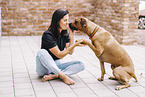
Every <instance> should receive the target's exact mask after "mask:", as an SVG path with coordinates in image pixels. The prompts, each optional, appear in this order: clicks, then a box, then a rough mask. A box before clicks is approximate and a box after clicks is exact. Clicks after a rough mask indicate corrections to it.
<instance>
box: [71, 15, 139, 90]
mask: <svg viewBox="0 0 145 97" xmlns="http://www.w3.org/2000/svg"><path fill="white" fill-rule="evenodd" d="M71 26H72V27H75V28H77V29H78V30H80V31H83V32H84V33H86V34H87V35H88V36H89V37H90V38H91V41H92V43H90V42H89V41H87V40H83V43H84V44H87V45H88V46H89V47H90V48H91V49H92V50H93V51H94V52H95V54H96V56H97V57H98V59H99V60H100V66H101V78H98V80H99V81H103V79H104V74H105V68H104V62H107V63H110V64H111V68H112V70H113V75H114V77H110V79H117V80H119V81H121V82H122V83H123V84H124V85H120V86H117V87H116V88H115V89H116V90H120V89H123V88H127V87H130V84H129V83H128V82H129V80H130V79H131V78H132V77H133V78H134V79H135V80H136V81H137V78H136V76H135V74H134V64H133V62H132V60H131V58H130V57H129V55H128V54H127V52H126V51H125V50H124V49H123V48H122V47H121V45H120V44H119V43H118V42H117V41H116V40H115V39H114V37H113V36H112V35H111V33H109V32H108V31H106V30H105V29H104V28H102V27H100V26H99V25H97V24H95V23H93V22H91V21H90V20H88V19H86V18H83V17H82V18H79V19H76V20H75V22H74V23H72V24H71Z"/></svg>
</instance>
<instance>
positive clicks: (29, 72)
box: [0, 35, 145, 97]
mask: <svg viewBox="0 0 145 97" xmlns="http://www.w3.org/2000/svg"><path fill="white" fill-rule="evenodd" d="M78 38H86V39H88V37H87V36H79V35H78V36H76V39H78ZM40 39H41V37H40V36H3V37H0V97H145V47H144V46H140V45H129V46H123V47H124V48H125V49H126V51H127V52H128V53H129V55H130V56H131V58H132V60H133V62H134V64H135V71H136V72H135V73H136V75H137V77H139V75H140V73H143V77H142V78H141V79H140V81H139V82H137V83H136V82H135V81H134V79H131V80H130V84H131V87H129V88H127V89H122V90H120V91H116V90H115V87H116V86H117V85H120V84H119V82H117V81H113V80H109V79H108V77H109V76H110V75H112V70H111V69H110V64H107V63H106V64H105V68H106V72H107V74H106V75H105V80H104V81H102V82H99V81H97V78H98V77H100V72H101V71H100V65H99V61H98V59H97V58H96V57H95V55H94V53H93V52H92V50H91V49H90V48H89V47H88V46H85V47H76V48H75V52H74V53H73V55H67V56H66V57H65V58H64V59H63V61H71V60H81V61H83V62H84V63H85V67H86V69H85V70H84V71H83V72H80V73H78V74H76V75H73V76H71V78H72V79H73V80H75V81H76V84H74V85H66V84H64V83H63V82H62V81H60V80H59V79H57V80H52V81H47V82H42V81H41V79H40V78H39V77H38V76H37V74H36V72H35V67H36V65H35V57H36V53H37V51H38V50H39V48H40Z"/></svg>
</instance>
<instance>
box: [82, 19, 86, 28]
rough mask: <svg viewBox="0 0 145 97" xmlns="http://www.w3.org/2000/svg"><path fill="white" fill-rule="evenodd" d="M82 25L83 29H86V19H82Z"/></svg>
mask: <svg viewBox="0 0 145 97" xmlns="http://www.w3.org/2000/svg"><path fill="white" fill-rule="evenodd" d="M81 25H82V27H86V26H87V24H86V20H85V19H84V18H81Z"/></svg>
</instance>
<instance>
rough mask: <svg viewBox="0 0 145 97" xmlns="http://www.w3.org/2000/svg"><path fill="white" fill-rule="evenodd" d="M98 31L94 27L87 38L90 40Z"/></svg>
mask: <svg viewBox="0 0 145 97" xmlns="http://www.w3.org/2000/svg"><path fill="white" fill-rule="evenodd" d="M98 29H99V27H96V28H95V29H94V31H93V32H92V33H91V34H90V35H89V37H90V38H92V37H93V36H94V35H95V33H96V32H97V31H98Z"/></svg>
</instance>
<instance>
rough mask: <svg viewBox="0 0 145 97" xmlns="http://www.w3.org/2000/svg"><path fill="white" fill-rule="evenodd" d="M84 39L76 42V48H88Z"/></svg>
mask: <svg viewBox="0 0 145 97" xmlns="http://www.w3.org/2000/svg"><path fill="white" fill-rule="evenodd" d="M84 41H85V40H84V39H78V40H76V41H75V43H76V46H86V44H85V43H84Z"/></svg>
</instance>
